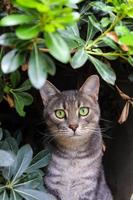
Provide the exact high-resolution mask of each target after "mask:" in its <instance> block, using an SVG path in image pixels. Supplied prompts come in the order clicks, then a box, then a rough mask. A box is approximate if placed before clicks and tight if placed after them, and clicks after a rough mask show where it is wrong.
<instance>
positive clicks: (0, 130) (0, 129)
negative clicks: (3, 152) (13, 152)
mask: <svg viewBox="0 0 133 200" xmlns="http://www.w3.org/2000/svg"><path fill="white" fill-rule="evenodd" d="M2 138H3V129H2V128H0V140H2Z"/></svg>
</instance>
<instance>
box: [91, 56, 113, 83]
mask: <svg viewBox="0 0 133 200" xmlns="http://www.w3.org/2000/svg"><path fill="white" fill-rule="evenodd" d="M88 58H89V60H90V61H91V62H92V63H93V65H94V66H95V68H96V69H97V71H98V73H99V74H100V75H101V77H102V78H103V80H105V81H106V82H107V83H110V84H111V85H114V84H115V81H116V74H115V72H114V70H113V69H112V68H111V67H110V66H108V65H106V64H105V63H103V62H102V61H100V60H98V59H97V58H95V57H93V56H90V55H88Z"/></svg>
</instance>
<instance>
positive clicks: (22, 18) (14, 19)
mask: <svg viewBox="0 0 133 200" xmlns="http://www.w3.org/2000/svg"><path fill="white" fill-rule="evenodd" d="M33 19H34V18H33V16H29V15H22V14H12V15H7V16H6V17H4V18H3V19H1V20H0V26H14V25H19V24H26V23H30V22H32V21H33Z"/></svg>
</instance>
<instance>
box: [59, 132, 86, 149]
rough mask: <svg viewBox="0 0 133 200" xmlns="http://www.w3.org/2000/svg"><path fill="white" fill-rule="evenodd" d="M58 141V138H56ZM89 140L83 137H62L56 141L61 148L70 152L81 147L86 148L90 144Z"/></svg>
mask: <svg viewBox="0 0 133 200" xmlns="http://www.w3.org/2000/svg"><path fill="white" fill-rule="evenodd" d="M56 139H57V138H56ZM89 140H90V139H89V138H87V137H84V138H83V136H81V135H71V136H67V137H62V138H61V137H60V138H58V139H57V140H56V143H57V144H58V145H59V146H62V147H64V148H65V149H69V150H76V149H80V148H81V147H83V146H84V147H85V146H86V145H88V144H89Z"/></svg>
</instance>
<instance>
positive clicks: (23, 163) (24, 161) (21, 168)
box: [13, 145, 33, 182]
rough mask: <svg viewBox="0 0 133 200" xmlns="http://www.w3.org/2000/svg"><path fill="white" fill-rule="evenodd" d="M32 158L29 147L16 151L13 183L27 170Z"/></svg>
mask: <svg viewBox="0 0 133 200" xmlns="http://www.w3.org/2000/svg"><path fill="white" fill-rule="evenodd" d="M32 156H33V151H32V149H31V147H30V145H25V146H23V147H21V148H20V150H19V151H18V154H17V157H16V161H15V165H14V177H13V182H14V181H16V179H17V178H19V177H20V176H21V175H22V174H23V173H24V172H25V171H26V169H27V168H28V166H29V164H30V162H31V160H32Z"/></svg>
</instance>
